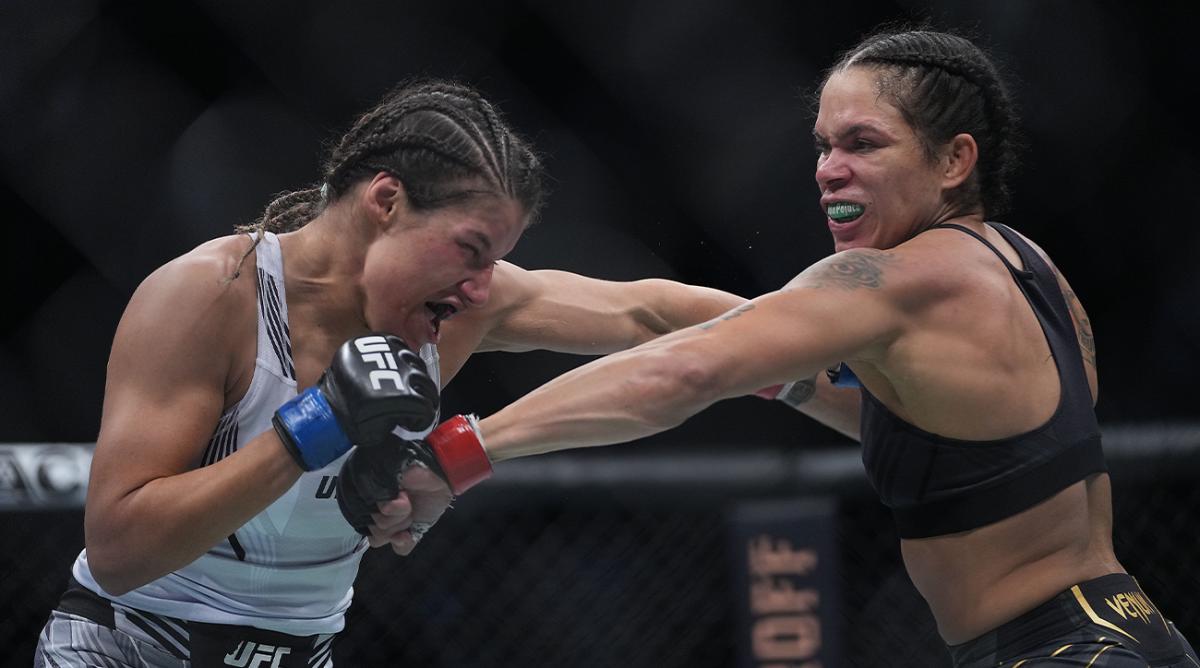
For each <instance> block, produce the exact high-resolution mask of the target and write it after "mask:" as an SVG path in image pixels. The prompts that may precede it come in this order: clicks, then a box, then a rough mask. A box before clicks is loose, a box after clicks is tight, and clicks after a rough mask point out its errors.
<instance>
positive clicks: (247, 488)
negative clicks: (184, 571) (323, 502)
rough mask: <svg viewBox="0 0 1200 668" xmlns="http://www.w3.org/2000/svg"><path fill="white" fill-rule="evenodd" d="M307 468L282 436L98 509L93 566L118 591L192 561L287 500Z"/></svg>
mask: <svg viewBox="0 0 1200 668" xmlns="http://www.w3.org/2000/svg"><path fill="white" fill-rule="evenodd" d="M300 474H301V470H300V468H299V466H298V465H297V464H296V462H295V460H294V459H293V458H292V457H291V456H290V455H289V454H288V453H287V452H286V451H285V450H284V448H283V445H282V444H281V443H280V441H279V438H278V436H276V434H275V432H274V431H273V430H272V431H268V432H264V433H263V434H260V435H259V436H257V437H256V438H254V439H252V440H251V441H250V442H248V443H246V444H245V445H244V446H242V447H241V448H239V450H238V451H237V452H235V453H234V454H232V455H230V456H229V457H226V458H224V459H222V460H221V461H219V462H216V463H214V464H212V465H209V466H205V467H203V468H200V469H195V470H192V471H188V472H186V473H181V474H178V475H171V476H165V477H159V478H155V479H152V480H149V481H147V482H146V483H144V484H142V485H141V486H139V487H137V488H135V489H133V490H131V491H129V492H128V493H126V494H124V495H123V496H122V497H121V498H119V499H115V500H111V501H109V502H107V503H103V504H97V506H98V507H96V506H93V504H92V503H91V500H89V508H88V516H87V518H86V520H87V521H86V522H85V526H86V534H87V535H86V539H87V549H88V559H89V565H90V566H91V567H92V570H93V573H94V574H95V576H96V578H97V580H98V581H99V582H100V583H101V585H102V586H103V587H104V588H105V590H106V591H108V592H109V593H112V594H120V593H123V592H124V591H127V590H129V589H133V588H135V587H138V586H141V585H143V584H145V583H147V582H150V581H152V580H154V579H156V578H159V577H162V576H163V575H166V574H167V573H170V572H171V571H174V570H176V569H178V568H181V567H182V566H185V565H187V564H188V563H191V562H192V561H194V560H195V559H197V558H198V557H200V556H201V555H202V554H204V553H205V552H206V551H208V550H209V549H210V548H211V547H212V546H213V545H216V544H217V543H219V542H221V541H222V540H225V539H226V538H227V537H228V536H229V535H230V534H232V533H233V532H234V531H236V530H237V529H238V527H241V526H242V525H243V524H245V523H246V522H248V521H249V520H250V519H251V518H253V517H254V516H255V515H257V514H258V513H259V512H261V511H262V510H263V509H265V508H266V507H267V506H269V505H270V504H271V503H272V502H273V501H274V500H275V499H277V498H279V496H281V495H282V494H283V493H284V492H285V491H287V490H288V489H289V488H290V487H291V486H292V485H293V484H295V482H296V481H297V480H298V479H299V477H300Z"/></svg>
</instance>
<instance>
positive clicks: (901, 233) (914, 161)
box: [813, 66, 945, 251]
mask: <svg viewBox="0 0 1200 668" xmlns="http://www.w3.org/2000/svg"><path fill="white" fill-rule="evenodd" d="M877 76H878V74H877V71H876V70H873V69H870V68H867V67H861V66H859V67H850V68H848V69H846V70H842V71H840V72H838V73H836V74H834V75H833V76H831V77H830V78H829V81H828V82H826V84H825V88H824V89H823V90H822V91H821V106H820V110H819V111H818V113H817V122H816V124H815V125H814V127H813V136H814V137H815V139H816V145H817V151H818V153H819V155H818V157H817V169H816V179H817V185H818V186H819V187H820V190H821V208H822V210H824V211H825V214H826V224H827V225H828V226H829V230H830V232H831V233H832V234H833V241H834V248H835V250H838V251H842V250H846V249H849V248H864V247H865V248H891V247H893V246H896V245H897V244H900V243H901V242H903V241H905V240H907V239H909V238H911V237H912V236H913V235H915V234H917V233H918V232H920V231H922V230H924V229H925V228H926V227H928V226H929V225H931V224H933V222H935V221H936V220H937V217H938V215H939V212H940V211H941V210H942V209H943V208H944V205H945V201H944V198H943V191H942V181H941V177H940V175H939V169H938V167H939V162H938V161H937V160H935V159H930V157H929V156H928V154H927V152H926V151H925V148H924V146H923V145H922V143H921V141H920V138H919V137H918V136H917V134H916V132H915V131H914V130H913V128H912V127H911V126H910V125H909V124H908V122H907V121H905V119H904V117H903V116H902V115H901V113H900V110H899V109H897V108H896V107H895V106H893V105H892V104H891V103H890V102H889V101H888V100H887V99H886V98H885V97H883V96H881V95H880V93H879V86H878V83H877Z"/></svg>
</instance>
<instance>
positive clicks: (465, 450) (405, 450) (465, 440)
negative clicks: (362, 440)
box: [337, 415, 492, 540]
mask: <svg viewBox="0 0 1200 668" xmlns="http://www.w3.org/2000/svg"><path fill="white" fill-rule="evenodd" d="M413 466H423V467H426V468H428V469H430V470H432V471H433V472H434V473H436V474H438V476H440V477H441V478H442V479H443V480H445V481H446V482H447V484H448V485H449V486H450V491H451V492H453V493H454V494H456V495H457V494H462V493H463V492H465V491H467V490H468V489H470V488H471V487H472V486H474V485H475V484H476V483H479V482H482V481H483V480H486V479H487V478H488V477H489V476H490V475H491V474H492V463H491V460H489V459H488V456H487V453H486V452H485V451H484V449H483V444H482V441H481V439H480V437H479V428H478V426H477V425H476V420H475V417H474V416H463V415H456V416H454V417H452V418H450V419H449V420H447V421H445V422H443V423H442V424H441V425H440V426H438V428H437V429H434V430H433V431H432V432H430V434H429V436H427V437H426V438H425V439H424V440H406V439H403V438H400V437H399V436H396V435H395V434H389V435H387V436H386V437H385V438H384V439H383V441H382V442H381V443H379V444H377V445H372V446H367V447H359V448H357V449H355V450H354V452H352V453H350V456H349V457H347V458H346V461H345V462H343V463H342V470H341V472H340V473H338V477H337V499H338V508H339V509H340V510H341V511H342V516H343V517H345V518H346V521H347V522H349V523H350V526H352V527H354V530H355V531H357V532H358V533H360V534H362V535H364V536H370V535H371V532H370V527H371V524H372V523H373V521H374V520H373V519H372V517H371V514H372V513H375V512H377V511H378V507H379V504H380V503H383V502H385V501H391V500H392V499H394V498H396V497H397V496H399V494H400V490H401V489H403V486H404V474H405V472H407V471H408V470H409V469H410V468H412V467H413ZM431 526H432V524H427V523H420V522H414V523H413V525H412V527H411V531H412V534H413V538H414V539H415V540H420V538H421V536H422V535H424V533H425V532H426V531H428V530H429V528H430V527H431Z"/></svg>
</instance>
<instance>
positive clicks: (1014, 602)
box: [900, 474, 1125, 645]
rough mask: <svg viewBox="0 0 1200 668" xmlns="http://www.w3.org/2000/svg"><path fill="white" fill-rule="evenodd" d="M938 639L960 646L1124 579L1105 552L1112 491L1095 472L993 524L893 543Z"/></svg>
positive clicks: (1108, 548) (1109, 543)
mask: <svg viewBox="0 0 1200 668" xmlns="http://www.w3.org/2000/svg"><path fill="white" fill-rule="evenodd" d="M900 551H901V554H902V555H903V557H904V564H905V566H906V568H907V569H908V574H909V576H910V577H911V578H912V581H913V584H914V585H916V588H917V590H918V591H919V592H920V593H921V595H922V596H923V597H924V598H925V600H926V601H927V602H928V603H929V607H930V609H931V610H932V611H933V616H934V619H935V620H936V621H937V625H938V631H939V633H940V634H941V636H942V638H943V640H945V641H946V643H948V644H951V645H957V644H961V643H964V642H966V641H968V640H971V639H973V638H976V637H978V636H980V635H983V634H984V633H987V632H988V631H991V630H992V629H994V628H996V627H998V626H1000V625H1002V624H1004V623H1005V622H1008V621H1010V620H1012V619H1015V618H1016V617H1018V616H1020V615H1021V614H1023V613H1025V612H1027V611H1029V610H1032V609H1033V608H1035V607H1037V606H1038V605H1039V604H1041V603H1044V602H1045V601H1047V600H1049V599H1051V598H1053V597H1054V596H1055V595H1056V594H1058V593H1059V592H1061V591H1064V590H1066V589H1069V588H1070V587H1072V586H1073V585H1076V584H1078V583H1080V582H1083V581H1085V580H1090V579H1092V578H1097V577H1100V576H1102V575H1107V574H1109V573H1123V572H1125V569H1124V568H1122V567H1121V564H1120V563H1118V562H1117V558H1116V555H1114V554H1113V549H1112V489H1111V486H1110V483H1109V479H1108V475H1107V474H1095V475H1092V476H1090V477H1088V478H1087V479H1086V480H1083V481H1080V482H1078V483H1075V484H1074V485H1071V486H1070V487H1068V488H1066V489H1064V490H1062V491H1061V492H1059V493H1057V494H1055V495H1054V496H1052V497H1050V498H1049V499H1047V500H1045V501H1043V502H1042V503H1040V504H1038V505H1036V506H1034V507H1032V508H1030V509H1028V510H1025V511H1023V512H1021V513H1018V514H1017V515H1014V516H1012V517H1009V518H1006V519H1004V520H1001V521H999V522H996V523H995V524H990V525H988V526H985V527H982V528H979V529H973V530H971V531H965V532H961V533H956V534H950V535H946V536H936V537H933V538H921V539H909V540H902V541H901V542H900Z"/></svg>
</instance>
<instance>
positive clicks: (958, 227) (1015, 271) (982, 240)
mask: <svg viewBox="0 0 1200 668" xmlns="http://www.w3.org/2000/svg"><path fill="white" fill-rule="evenodd" d="M939 228H953V229H956V230H958V231H960V232H966V233H967V234H969V235H971V236H973V237H975V238H976V239H978V240H979V243H981V244H983V245H984V246H987V247H988V248H989V249H990V250H991V251H992V252H993V253H995V254H996V257H998V258H1000V261H1001V262H1003V263H1004V266H1006V267H1008V271H1009V273H1011V274H1012V275H1013V276H1018V277H1022V278H1028V277H1029V276H1031V275H1032V274H1033V272H1031V271H1029V270H1028V268H1026V269H1017V268H1016V267H1015V266H1013V263H1012V262H1009V261H1008V258H1007V257H1005V256H1004V253H1001V252H1000V249H999V248H996V247H995V246H994V245H992V242H990V241H988V240H987V239H985V238H983V235H982V234H980V233H978V232H976V231H975V230H972V229H971V228H969V227H964V226H962V225H959V224H957V223H942V224H940V225H934V226H933V227H931V228H929V229H931V230H933V229H939ZM1020 253H1021V251H1020V249H1017V254H1018V255H1020Z"/></svg>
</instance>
